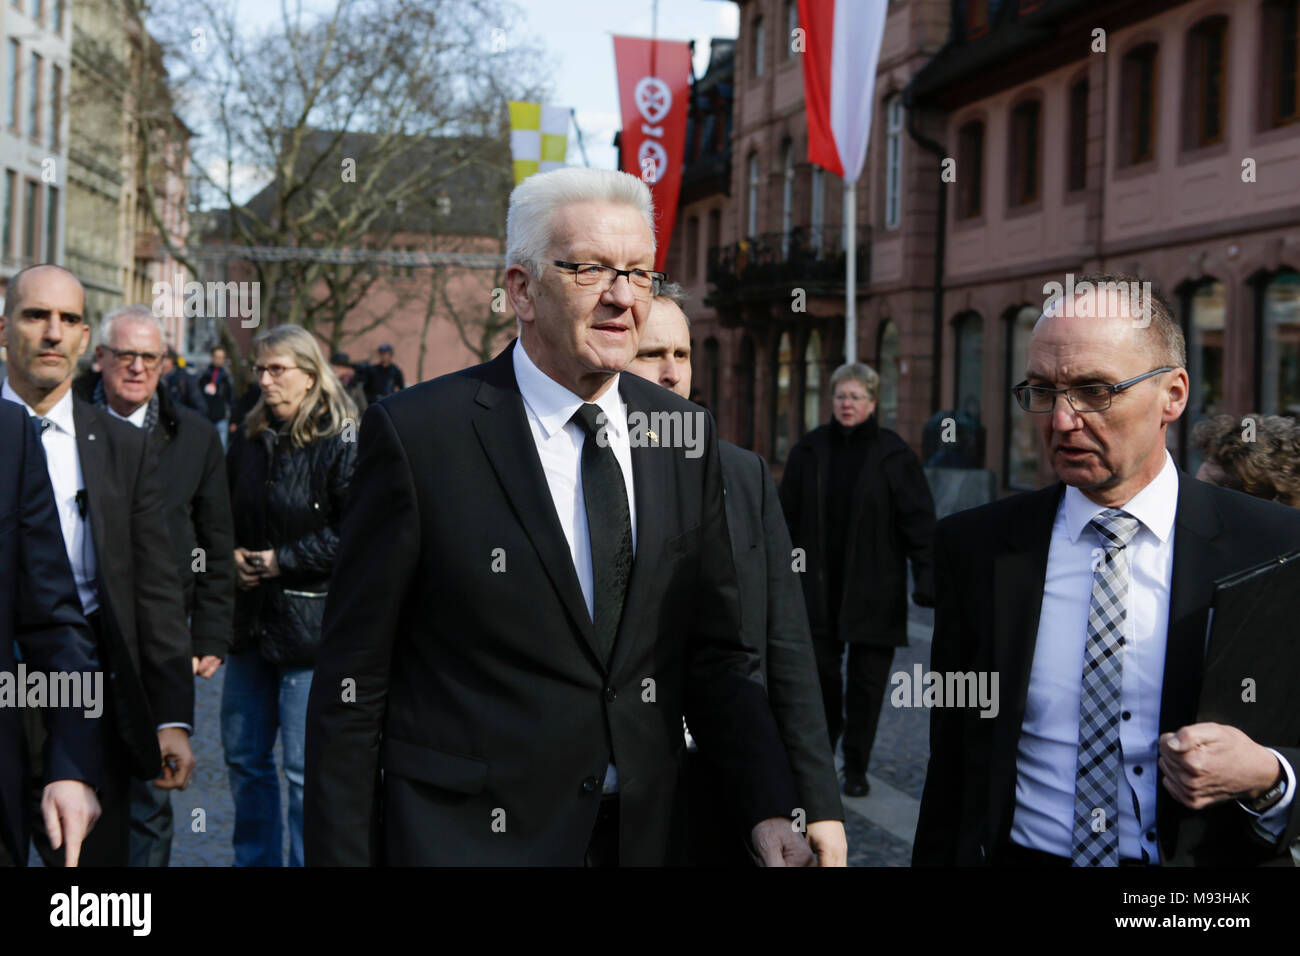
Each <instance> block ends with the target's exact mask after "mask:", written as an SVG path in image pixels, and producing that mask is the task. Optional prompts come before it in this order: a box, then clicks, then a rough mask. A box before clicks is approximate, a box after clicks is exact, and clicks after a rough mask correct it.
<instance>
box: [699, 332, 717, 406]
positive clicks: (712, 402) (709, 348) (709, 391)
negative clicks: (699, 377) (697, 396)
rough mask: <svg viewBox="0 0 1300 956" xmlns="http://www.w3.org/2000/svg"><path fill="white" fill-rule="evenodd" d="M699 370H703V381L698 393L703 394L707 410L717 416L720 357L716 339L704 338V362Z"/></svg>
mask: <svg viewBox="0 0 1300 956" xmlns="http://www.w3.org/2000/svg"><path fill="white" fill-rule="evenodd" d="M701 371H703V372H704V381H703V382H702V383H701V384H702V385H703V386H704V387H703V388H701V389H700V393H701V394H702V395H703V396H704V401H705V402H706V403H707V404H708V406H709V411H711V412H713V414H714V415H715V416H717V415H719V414H721V412H722V409H721V408H720V407H719V405H718V391H719V389H720V388H721V387H722V381H721V378H722V357H721V350H720V349H719V347H718V340H717V339H715V338H707V339H705V340H704V362H703V363H702V365H701Z"/></svg>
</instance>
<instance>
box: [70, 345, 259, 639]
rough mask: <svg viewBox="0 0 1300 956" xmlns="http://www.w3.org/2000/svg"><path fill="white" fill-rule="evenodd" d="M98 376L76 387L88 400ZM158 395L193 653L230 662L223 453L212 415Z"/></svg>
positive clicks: (159, 447) (173, 534) (157, 446)
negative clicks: (199, 556) (198, 553)
mask: <svg viewBox="0 0 1300 956" xmlns="http://www.w3.org/2000/svg"><path fill="white" fill-rule="evenodd" d="M180 372H181V374H182V375H185V376H187V377H190V378H192V377H193V376H190V375H189V373H188V372H185V371H184V370H180ZM100 378H101V376H100V375H99V374H98V373H90V374H87V375H82V376H81V377H80V378H78V379H77V382H76V384H75V385H74V386H73V389H74V391H75V393H76V394H77V395H78V396H79V397H80V398H84V399H86V400H87V401H90V400H91V399H92V398H93V396H94V394H95V388H96V386H97V385H98V384H99V382H100ZM157 395H158V424H157V425H156V426H155V427H154V430H153V432H152V433H150V436H149V437H150V441H151V442H152V444H153V448H154V451H155V452H156V453H157V456H158V469H159V472H160V475H161V479H162V480H161V481H160V487H161V489H162V496H163V507H164V509H165V510H166V513H167V532H168V535H169V536H170V538H171V542H172V548H173V550H172V554H173V556H174V561H175V563H176V570H177V573H178V575H179V576H180V582H181V596H182V598H183V600H184V604H185V614H186V616H187V617H188V618H189V629H190V638H191V646H192V650H193V652H194V655H195V656H196V657H203V656H204V655H207V654H214V655H216V656H217V657H225V656H226V653H227V652H228V650H229V646H230V638H231V628H232V626H233V621H234V616H235V560H234V552H235V532H234V519H233V518H232V517H231V514H230V488H229V483H228V481H227V479H226V456H225V452H223V451H222V450H221V437H220V435H218V434H217V429H216V428H215V427H213V424H212V422H210V421H208V419H207V416H206V415H201V414H199V413H198V412H196V411H194V410H193V409H192V408H188V407H186V406H183V405H178V404H177V403H176V402H175V401H174V400H173V399H172V396H171V394H170V392H169V391H168V389H167V388H166V386H165V385H163V384H161V383H160V384H159V386H158V392H157ZM196 548H199V549H202V551H203V564H202V566H201V567H202V570H199V571H195V570H194V567H195V554H194V550H195V549H196Z"/></svg>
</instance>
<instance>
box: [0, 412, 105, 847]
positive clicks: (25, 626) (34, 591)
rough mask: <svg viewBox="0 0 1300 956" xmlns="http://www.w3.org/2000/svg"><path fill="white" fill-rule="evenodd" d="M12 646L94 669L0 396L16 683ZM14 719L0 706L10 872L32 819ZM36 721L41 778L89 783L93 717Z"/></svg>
mask: <svg viewBox="0 0 1300 956" xmlns="http://www.w3.org/2000/svg"><path fill="white" fill-rule="evenodd" d="M15 641H16V642H17V644H18V647H19V648H20V650H21V652H22V657H23V662H24V663H25V664H26V666H27V669H28V671H41V672H44V673H46V674H49V673H52V672H56V671H57V672H63V673H74V672H78V671H79V672H83V673H85V672H93V671H96V670H97V669H98V667H99V664H98V660H97V658H96V653H95V641H94V637H93V636H92V635H91V632H90V628H89V626H88V625H87V624H86V619H85V618H84V617H82V615H81V601H80V599H79V598H78V597H77V586H76V584H75V582H74V581H73V579H72V569H71V568H70V567H69V566H68V555H67V552H66V551H65V550H64V547H63V535H62V533H61V532H60V530H59V513H58V510H57V509H56V507H55V504H54V493H53V492H52V491H51V490H50V478H49V473H48V471H47V470H46V466H45V454H44V453H43V452H42V451H41V445H40V442H39V441H37V439H36V434H35V432H34V431H33V430H32V426H31V424H30V420H29V418H28V415H27V410H26V409H24V408H23V407H22V406H21V405H18V404H17V403H15V402H7V401H3V400H0V672H4V673H6V674H9V675H14V679H15V680H16V676H17V662H16V661H15V660H14V643H15ZM18 691H19V693H21V692H22V688H19V689H18ZM21 714H22V712H21V711H20V710H18V709H17V708H15V707H12V706H8V707H0V840H3V842H4V845H5V848H6V849H7V850H8V852H9V856H10V858H11V859H12V860H14V862H16V863H17V864H18V865H19V866H23V865H25V864H26V863H27V840H28V834H29V828H30V825H31V822H32V821H31V820H29V819H27V808H28V805H29V802H28V800H27V799H26V792H25V789H24V788H25V786H26V784H27V768H26V756H27V748H26V741H25V738H24V735H23V725H22V721H21ZM43 715H44V717H45V730H46V734H45V753H44V759H43V766H44V768H45V782H47V783H48V782H50V781H52V780H81V781H83V782H85V783H88V784H90V785H91V786H92V787H98V786H99V784H100V781H101V779H102V777H103V744H102V742H101V738H100V725H99V721H98V719H96V718H94V717H87V716H86V711H85V710H84V709H80V710H77V709H72V708H64V707H51V708H47V709H46V710H45V711H44V714H43Z"/></svg>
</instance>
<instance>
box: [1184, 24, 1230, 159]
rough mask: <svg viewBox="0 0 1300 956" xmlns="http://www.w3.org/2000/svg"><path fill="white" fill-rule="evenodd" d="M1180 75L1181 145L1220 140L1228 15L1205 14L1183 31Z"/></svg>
mask: <svg viewBox="0 0 1300 956" xmlns="http://www.w3.org/2000/svg"><path fill="white" fill-rule="evenodd" d="M1184 63H1185V67H1184V70H1185V72H1184V75H1183V102H1184V107H1183V111H1182V113H1183V134H1182V135H1183V149H1195V148H1196V147H1198V146H1209V145H1211V144H1212V143H1221V142H1223V126H1224V122H1223V120H1224V117H1223V111H1224V106H1225V101H1224V93H1225V84H1226V83H1227V70H1228V18H1227V17H1224V16H1218V17H1207V18H1206V19H1204V20H1202V21H1201V22H1200V23H1198V24H1196V26H1194V27H1192V29H1191V30H1190V31H1188V33H1187V56H1186V57H1185V60H1184Z"/></svg>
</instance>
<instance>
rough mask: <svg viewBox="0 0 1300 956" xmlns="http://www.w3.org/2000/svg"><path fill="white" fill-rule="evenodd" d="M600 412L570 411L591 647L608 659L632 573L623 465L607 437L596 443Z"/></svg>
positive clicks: (586, 408) (588, 407)
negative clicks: (587, 555)
mask: <svg viewBox="0 0 1300 956" xmlns="http://www.w3.org/2000/svg"><path fill="white" fill-rule="evenodd" d="M603 414H604V413H603V412H602V411H601V410H600V406H598V405H592V404H590V403H588V404H586V405H583V406H582V407H581V408H579V409H578V410H577V411H576V412H574V413H573V418H572V419H571V421H574V422H576V423H577V424H578V426H579V427H581V428H582V430H583V431H585V432H586V433H587V439H586V441H584V442H583V444H582V497H583V500H584V503H585V504H586V507H587V534H588V536H589V537H590V540H591V569H592V577H593V588H592V606H593V608H594V614H593V621H592V624H593V628H592V633H593V634H594V636H595V639H596V646H597V647H598V648H600V651H601V654H602V656H603V657H604V659H605V660H606V661H608V660H609V655H610V652H611V651H612V650H613V649H614V638H615V636H616V635H617V634H618V622H619V620H620V619H621V618H622V616H623V597H624V595H625V594H626V592H627V579H628V576H629V575H630V574H631V571H632V518H631V515H630V513H629V511H628V506H627V485H626V483H625V482H624V481H623V469H622V468H620V467H619V464H618V459H616V458H615V457H614V449H612V448H610V447H609V443H608V441H605V442H602V441H601V440H600V439H599V438H598V437H597V436H599V435H600V434H601V432H602V431H604V426H603V425H602V424H601V423H600V422H599V421H598V420H597V416H601V415H603Z"/></svg>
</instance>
